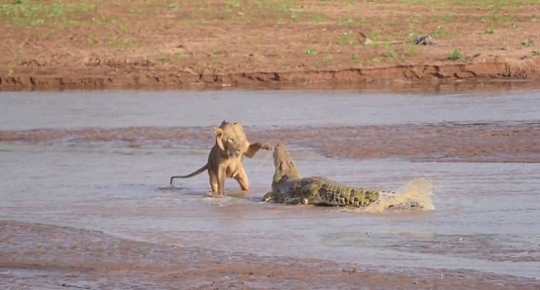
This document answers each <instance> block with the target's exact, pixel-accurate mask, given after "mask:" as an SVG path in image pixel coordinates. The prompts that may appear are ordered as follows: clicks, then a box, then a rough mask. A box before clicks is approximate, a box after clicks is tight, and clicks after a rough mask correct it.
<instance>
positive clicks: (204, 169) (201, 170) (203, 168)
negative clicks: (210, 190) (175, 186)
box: [170, 164, 208, 185]
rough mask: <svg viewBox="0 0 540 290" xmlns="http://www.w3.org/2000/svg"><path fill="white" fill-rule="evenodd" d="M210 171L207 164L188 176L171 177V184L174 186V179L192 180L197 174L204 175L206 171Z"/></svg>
mask: <svg viewBox="0 0 540 290" xmlns="http://www.w3.org/2000/svg"><path fill="white" fill-rule="evenodd" d="M207 169H208V164H205V165H204V166H203V167H201V168H199V169H197V170H196V171H194V172H192V173H190V174H188V175H175V176H171V181H170V184H171V185H172V183H173V179H175V178H190V177H193V176H195V175H197V174H201V173H203V172H204V171H206V170H207Z"/></svg>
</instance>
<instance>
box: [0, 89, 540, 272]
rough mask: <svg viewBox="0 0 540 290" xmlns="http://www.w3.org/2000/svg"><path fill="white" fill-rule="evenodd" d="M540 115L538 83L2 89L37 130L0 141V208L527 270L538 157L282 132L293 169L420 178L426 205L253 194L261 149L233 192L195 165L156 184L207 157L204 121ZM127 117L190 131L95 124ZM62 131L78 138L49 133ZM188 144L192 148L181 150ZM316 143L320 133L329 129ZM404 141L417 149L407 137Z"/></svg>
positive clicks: (73, 221) (159, 235) (314, 250)
mask: <svg viewBox="0 0 540 290" xmlns="http://www.w3.org/2000/svg"><path fill="white" fill-rule="evenodd" d="M216 108H220V109H216ZM539 112H540V91H534V90H529V91H515V92H511V93H509V92H504V93H475V92H463V93H459V94H445V95H443V94H438V95H425V94H423V95H421V94H414V93H410V92H409V93H407V94H390V93H384V92H382V93H381V92H378V93H373V92H355V91H331V92H328V91H326V92H325V91H322V92H306V91H283V90H281V91H234V90H224V91H206V92H194V91H192V92H183V91H162V92H144V91H138V92H137V91H134V92H130V91H122V92H107V91H105V92H104V91H102V92H74V91H70V92H61V93H52V92H39V93H28V92H19V93H6V92H4V93H0V131H3V132H4V133H5V132H15V131H24V132H34V133H31V134H37V135H36V136H37V137H35V138H34V141H36V140H37V141H36V142H29V141H27V140H26V141H25V140H22V141H21V140H18V141H17V140H15V142H13V141H3V142H0V181H1V183H2V184H3V186H2V187H1V188H0V219H1V220H13V221H24V222H30V223H33V222H39V223H47V224H54V225H62V226H71V227H77V228H84V229H96V230H102V231H104V232H106V233H110V234H113V235H116V236H121V237H124V238H129V239H135V240H142V241H151V242H157V243H164V244H173V245H181V246H197V247H202V248H212V249H219V250H225V251H235V252H248V253H256V254H258V255H268V256H276V255H277V256H281V255H283V256H290V257H311V258H322V259H330V260H337V261H346V262H352V263H357V264H360V265H365V266H368V267H371V266H373V267H377V268H382V269H393V268H396V267H407V268H410V267H420V268H427V267H432V268H437V267H440V268H448V269H456V268H458V269H474V270H480V271H486V272H493V273H499V274H512V275H517V276H523V277H533V278H537V277H538V275H539V274H538V273H539V271H538V269H540V218H539V217H540V203H539V202H538V201H539V200H540V187H539V185H540V183H539V180H540V164H539V163H533V162H529V163H510V162H496V161H493V162H487V163H486V162H463V161H461V162H411V161H409V160H407V159H405V158H399V156H398V158H387V159H376V158H372V159H362V160H359V159H346V158H327V157H324V156H323V155H321V154H320V153H319V152H318V151H317V150H312V149H311V148H305V147H302V146H300V145H295V144H294V141H295V140H294V136H292V137H287V138H291V139H286V140H282V141H284V142H286V143H291V146H290V147H289V148H290V151H291V153H292V155H293V157H294V158H295V160H296V163H297V167H298V168H299V169H300V170H301V172H302V174H303V175H304V176H310V175H324V176H326V177H329V178H332V179H335V180H337V181H342V182H346V183H348V184H352V185H358V186H368V187H377V188H385V189H392V190H402V189H404V188H406V187H407V186H408V185H411V183H412V182H413V181H414V180H417V181H418V180H419V182H420V184H421V185H422V186H421V189H420V191H419V192H416V194H418V196H419V198H422V199H424V200H425V201H428V202H432V203H433V205H434V207H435V209H433V210H430V211H407V212H399V211H393V212H377V213H372V212H365V211H357V210H346V209H339V208H313V207H305V206H284V205H279V204H264V203H261V202H259V200H260V198H261V197H262V195H264V193H266V192H267V191H268V190H269V186H270V181H271V176H272V172H273V164H272V161H271V153H270V152H267V151H260V152H259V153H257V155H256V156H255V157H254V158H253V159H247V158H246V159H245V160H244V166H245V168H246V170H247V173H248V175H249V178H250V183H251V189H250V191H249V194H248V195H246V196H244V197H242V196H240V192H239V191H238V185H237V184H236V183H235V182H234V180H232V179H228V180H227V181H226V190H227V193H229V194H230V195H232V197H231V196H227V197H224V198H220V199H215V198H210V197H205V194H206V193H207V191H208V189H209V185H208V178H207V175H206V173H203V174H201V175H199V176H196V177H194V178H191V179H188V180H181V181H177V182H176V186H177V187H176V188H174V189H170V188H166V186H167V185H168V178H169V177H170V176H171V175H173V174H175V175H176V174H187V173H189V172H192V171H194V170H195V169H197V168H199V167H200V166H202V165H203V164H204V162H205V161H206V156H207V153H208V150H209V148H210V147H211V146H212V144H211V142H210V143H208V142H206V140H207V138H211V135H212V130H211V126H216V125H218V124H219V123H220V122H221V121H222V120H223V119H227V120H230V121H239V122H241V123H242V124H245V126H246V127H248V128H251V129H250V130H251V131H254V130H261V131H265V130H267V131H271V130H274V131H277V132H281V131H283V132H285V131H287V130H288V128H290V127H298V126H306V128H309V130H312V131H313V130H315V131H316V130H317V128H318V127H321V128H322V127H325V128H327V127H332V126H333V127H339V126H369V125H385V126H394V125H396V126H397V125H403V124H414V125H417V126H433V125H437V124H440V123H442V122H454V123H471V124H476V123H497V124H524V125H525V126H527V124H530V123H532V124H537V123H538V122H540V113H539ZM125 127H131V128H139V129H140V131H137V132H139V133H135V134H141V136H135V137H136V138H141V139H145V138H146V137H147V136H145V134H146V135H155V134H160V132H162V131H161V130H163V128H164V127H166V128H170V127H172V128H177V127H189V128H192V129H193V131H194V132H198V133H197V134H198V135H197V134H196V135H195V137H189V138H191V139H189V138H187V139H185V140H184V141H185V142H183V143H182V142H179V143H173V144H172V145H171V144H168V145H163V144H162V143H159V142H155V143H152V138H146V139H145V140H146V141H145V142H143V143H141V144H143V145H144V146H140V145H141V144H139V145H138V146H130V145H129V144H127V145H126V144H125V143H122V142H120V141H122V138H123V137H121V136H120V137H115V135H114V134H109V135H107V136H106V137H103V136H102V135H99V130H101V129H106V128H116V129H118V130H120V131H121V130H122V128H125ZM85 128H93V130H89V131H84V130H85ZM34 129H50V130H34ZM143 129H144V130H143ZM27 130H34V131H27ZM58 132H62V134H58ZM81 132H82V133H81ZM29 134H30V133H29ZM55 134H58V136H59V137H55V136H56V135H55ZM395 134H399V132H396V133H395ZM72 135H78V136H79V135H80V136H83V135H84V136H83V137H84V138H82V137H80V136H79V137H80V138H79V137H73V138H71V139H70V142H61V141H62V140H65V139H66V138H68V137H69V136H72ZM98 135H99V136H98ZM66 136H68V137H66ZM201 136H203V137H201ZM288 136H291V135H288ZM205 138H206V139H205ZM248 138H249V135H248ZM57 139H58V140H60V142H56V141H55V140H57ZM251 139H252V138H250V140H251ZM278 139H279V138H273V139H269V140H267V141H269V142H271V143H275V142H277V141H278ZM40 140H43V142H40ZM51 140H53V141H54V142H51ZM186 140H187V141H186ZM190 140H193V141H196V142H195V143H193V144H196V145H192V146H189V145H188V143H189V142H190ZM400 140H402V139H400ZM251 141H255V140H251ZM321 141H323V142H332V136H326V137H322V138H321ZM204 142H206V143H204ZM411 142H417V146H420V148H421V147H422V144H421V142H420V141H418V140H411ZM449 142H451V140H450V141H449ZM200 144H206V145H200ZM415 144H416V143H415ZM350 145H351V146H354V145H355V144H350ZM456 146H459V144H456ZM428 185H431V189H430V187H429V186H428Z"/></svg>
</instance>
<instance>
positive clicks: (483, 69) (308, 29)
mask: <svg viewBox="0 0 540 290" xmlns="http://www.w3.org/2000/svg"><path fill="white" fill-rule="evenodd" d="M538 31H540V5H538V1H534V0H516V1H503V0H498V1H489V0H479V1H470V0H454V1H450V0H422V1H420V0H396V1H394V0H393V1H373V0H348V1H345V0H326V1H324V0H323V1H299V0H254V1H244V0H225V1H215V0H214V1H212V0H186V1H172V0H169V1H165V0H133V1H120V0H112V1H105V0H94V1H81V0H0V49H1V50H2V52H3V53H2V54H1V55H0V89H4V90H5V89H13V88H16V89H17V88H36V89H45V88H53V89H54V88H61V87H77V88H101V87H126V86H136V87H145V86H162V85H173V86H185V85H194V84H199V85H200V84H206V85H208V84H215V85H220V86H222V85H223V86H229V85H231V86H237V85H238V86H244V85H266V84H272V83H274V84H275V83H278V84H299V83H334V84H335V83H373V82H378V81H383V82H387V81H389V80H393V81H408V80H416V79H418V80H433V79H436V80H441V79H493V78H497V79H500V78H520V79H523V78H527V79H531V78H532V79H535V78H539V77H540V70H538V69H537V67H538V65H539V64H540V57H539V55H540V46H539V45H538V43H540V37H539V33H538ZM423 34H429V35H431V36H432V37H434V38H435V40H436V41H437V44H436V45H432V46H418V45H415V44H413V43H411V41H412V39H413V38H414V37H415V36H416V35H423ZM363 36H367V37H368V38H370V39H371V40H373V41H375V43H374V44H369V45H365V44H364V43H363V42H364V40H365V38H364V37H363ZM385 41H403V42H402V43H394V44H391V43H381V42H385Z"/></svg>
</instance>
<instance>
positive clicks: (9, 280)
mask: <svg viewBox="0 0 540 290" xmlns="http://www.w3.org/2000/svg"><path fill="white" fill-rule="evenodd" d="M0 241H1V245H2V247H1V248H0V278H1V280H2V285H3V286H4V287H8V288H4V289H19V288H20V287H24V288H25V289H45V288H46V289H66V288H77V289H224V288H227V289H231V288H232V289H292V288H294V289H509V288H512V289H540V285H539V283H538V281H536V280H533V279H525V278H517V277H512V276H503V275H488V274H483V273H477V272H474V271H448V270H429V269H426V270H418V271H416V272H414V273H410V272H405V271H404V272H390V273H387V272H383V271H377V270H372V269H363V268H361V267H358V266H356V265H352V264H340V263H335V262H331V261H324V260H318V259H291V258H285V257H262V256H257V255H249V254H242V253H227V252H221V251H213V250H203V249H198V248H196V247H178V246H168V245H164V244H152V243H145V242H137V241H132V240H126V239H122V238H117V237H114V236H110V235H106V234H103V233H102V232H99V231H87V230H82V229H74V228H68V227H58V226H51V225H44V224H29V223H20V222H10V221H1V222H0ZM283 246H284V247H296V246H297V245H293V244H288V243H287V241H284V242H283Z"/></svg>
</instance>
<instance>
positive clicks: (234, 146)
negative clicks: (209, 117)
mask: <svg viewBox="0 0 540 290" xmlns="http://www.w3.org/2000/svg"><path fill="white" fill-rule="evenodd" d="M215 132H216V143H217V145H218V146H219V148H221V150H223V151H224V152H226V153H227V155H228V156H229V157H230V158H236V157H239V156H241V155H242V154H243V153H244V152H246V150H247V149H248V147H249V142H248V140H247V138H246V134H245V133H244V128H242V125H241V124H240V123H228V122H225V121H223V122H222V123H221V125H220V126H219V127H217V128H215Z"/></svg>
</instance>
